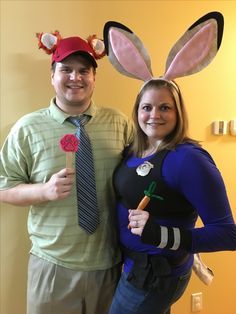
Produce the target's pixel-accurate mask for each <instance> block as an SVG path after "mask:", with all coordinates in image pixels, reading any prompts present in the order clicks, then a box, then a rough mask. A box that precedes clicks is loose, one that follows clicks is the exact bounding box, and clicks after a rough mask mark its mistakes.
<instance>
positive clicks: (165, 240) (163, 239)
mask: <svg viewBox="0 0 236 314" xmlns="http://www.w3.org/2000/svg"><path fill="white" fill-rule="evenodd" d="M167 243H168V229H167V227H164V226H161V242H160V244H159V245H158V246H157V248H158V249H164V248H165V247H166V246H167Z"/></svg>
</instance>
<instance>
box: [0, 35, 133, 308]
mask: <svg viewBox="0 0 236 314" xmlns="http://www.w3.org/2000/svg"><path fill="white" fill-rule="evenodd" d="M54 44H55V43H54ZM51 52H52V70H51V82H52V85H53V87H54V89H55V94H56V96H55V98H53V99H52V100H51V102H50V106H49V107H48V108H44V109H41V110H39V111H36V112H33V113H30V114H27V115H25V116H24V117H22V118H21V119H20V120H19V121H17V123H16V124H15V125H14V126H13V128H12V130H11V131H10V133H9V135H8V137H7V139H6V141H5V143H4V145H3V147H2V151H1V166H0V167H1V185H0V190H1V191H0V197H1V201H3V202H5V203H9V204H13V205H16V206H30V211H29V218H28V232H29V236H30V239H31V241H32V248H31V251H30V253H31V254H30V259H29V267H28V293H27V313H28V314H49V313H50V314H73V313H76V314H82V313H83V314H105V313H107V312H108V309H109V306H110V303H111V299H112V296H113V293H114V290H115V287H116V284H117V281H118V277H119V269H120V267H119V264H120V253H119V249H118V246H117V239H116V226H115V223H114V214H115V213H114V211H115V198H114V191H113V188H112V174H113V171H114V169H115V167H116V166H117V164H118V163H119V161H120V160H121V157H122V151H123V149H124V147H125V146H127V145H128V144H129V143H130V140H131V134H132V127H131V126H130V124H129V121H128V119H127V118H126V117H125V116H124V115H123V114H121V113H120V112H118V111H116V110H114V109H109V108H104V107H98V106H96V105H95V103H94V102H93V101H92V99H91V98H92V95H93V91H94V87H95V77H96V68H97V62H96V54H95V53H94V52H93V49H92V48H91V45H89V43H88V42H87V41H85V40H83V39H82V38H80V37H69V38H65V39H61V38H60V40H58V41H57V43H56V44H55V46H54V50H52V51H51ZM82 115H84V116H85V117H86V118H88V119H89V120H88V121H87V123H86V125H85V130H86V132H87V133H88V136H89V138H90V142H91V145H92V150H93V161H94V169H95V178H96V197H97V204H98V209H99V224H98V226H97V227H96V230H95V231H94V232H92V233H88V232H86V231H85V230H84V229H83V228H82V227H81V226H80V225H79V222H78V213H77V210H79V211H80V200H79V201H77V190H78V186H76V184H75V177H76V175H75V170H74V167H72V168H71V167H70V168H66V167H65V152H63V151H62V150H61V148H60V146H59V142H60V139H61V138H62V137H63V135H65V134H71V133H74V134H75V133H76V132H77V126H75V125H74V124H73V123H71V120H70V118H71V117H73V118H79V117H81V116H82ZM78 167H81V168H83V167H84V165H83V164H81V163H78ZM77 203H78V209H77Z"/></svg>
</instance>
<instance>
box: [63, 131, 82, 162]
mask: <svg viewBox="0 0 236 314" xmlns="http://www.w3.org/2000/svg"><path fill="white" fill-rule="evenodd" d="M60 146H61V149H62V150H63V151H64V152H65V153H66V168H72V161H73V153H75V152H76V151H77V150H78V146H79V139H78V138H77V137H76V135H75V134H65V135H64V136H63V137H62V138H61V139H60Z"/></svg>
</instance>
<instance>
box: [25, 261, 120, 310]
mask: <svg viewBox="0 0 236 314" xmlns="http://www.w3.org/2000/svg"><path fill="white" fill-rule="evenodd" d="M119 276H120V267H119V266H116V267H114V268H112V269H109V270H100V271H88V272H82V271H75V270H71V269H68V268H65V267H61V266H58V265H56V264H53V263H50V262H48V261H46V260H44V259H41V258H38V257H36V256H34V255H31V256H30V260H29V267H28V291H27V314H107V313H108V310H109V307H110V304H111V300H112V297H113V294H114V291H115V288H116V285H117V282H118V280H119Z"/></svg>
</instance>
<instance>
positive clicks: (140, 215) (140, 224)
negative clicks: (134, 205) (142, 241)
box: [128, 209, 149, 236]
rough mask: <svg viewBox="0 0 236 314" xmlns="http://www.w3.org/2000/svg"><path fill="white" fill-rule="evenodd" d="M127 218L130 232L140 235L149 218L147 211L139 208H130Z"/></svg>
mask: <svg viewBox="0 0 236 314" xmlns="http://www.w3.org/2000/svg"><path fill="white" fill-rule="evenodd" d="M128 218H129V227H130V229H131V232H132V233H133V234H137V235H139V236H141V235H142V232H143V228H144V226H145V224H146V222H147V220H148V218H149V212H147V211H145V210H140V209H130V210H129V217H128Z"/></svg>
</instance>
